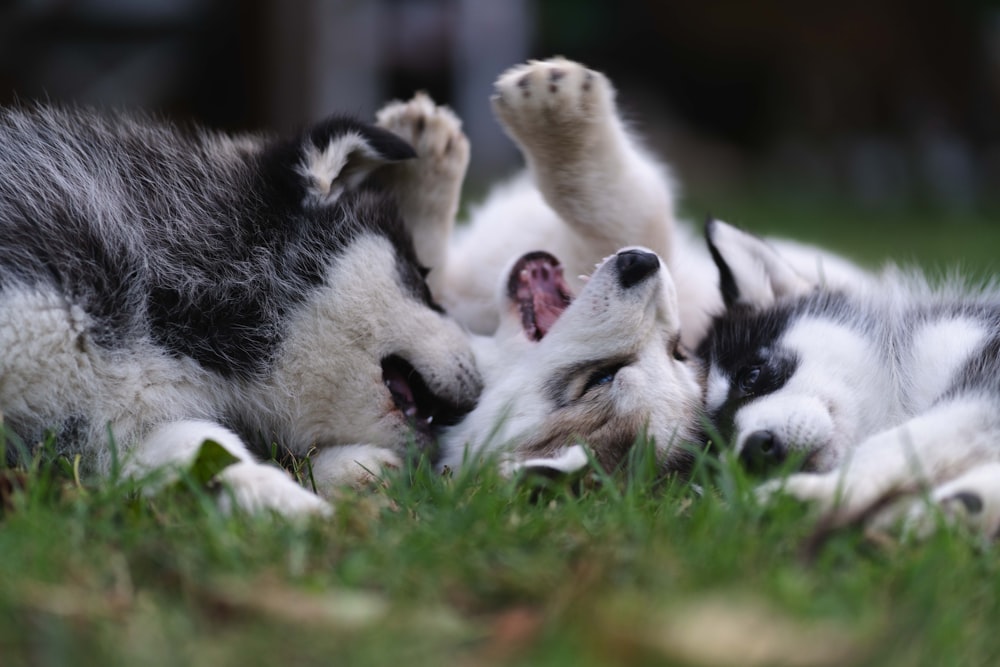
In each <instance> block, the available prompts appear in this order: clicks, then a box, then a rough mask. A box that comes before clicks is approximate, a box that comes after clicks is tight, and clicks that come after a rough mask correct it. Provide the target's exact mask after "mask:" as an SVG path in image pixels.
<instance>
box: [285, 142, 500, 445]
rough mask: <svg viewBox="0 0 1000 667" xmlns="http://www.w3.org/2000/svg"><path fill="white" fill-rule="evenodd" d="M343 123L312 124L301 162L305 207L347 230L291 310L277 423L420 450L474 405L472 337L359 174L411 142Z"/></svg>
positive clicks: (388, 204)
mask: <svg viewBox="0 0 1000 667" xmlns="http://www.w3.org/2000/svg"><path fill="white" fill-rule="evenodd" d="M349 130H350V131H343V130H342V129H341V130H338V133H332V134H330V136H327V135H322V136H321V135H319V134H317V131H314V132H313V133H312V135H310V136H309V137H308V139H307V141H306V145H305V148H304V150H303V158H302V161H301V163H300V165H299V169H298V173H299V175H300V176H301V177H302V178H303V183H304V187H302V192H301V194H300V195H296V196H297V197H300V198H301V202H302V208H303V211H304V212H305V213H306V214H314V215H331V216H333V217H334V218H335V220H336V223H335V224H337V225H339V227H340V228H341V229H345V230H347V231H346V232H344V233H343V234H342V238H343V248H342V249H341V250H340V251H339V252H338V253H337V255H336V257H335V258H333V259H332V260H331V261H330V263H329V265H328V266H327V267H326V272H325V275H323V276H322V284H321V285H320V286H319V287H318V288H316V289H315V290H314V292H313V293H312V294H311V295H310V297H309V299H308V300H307V301H306V303H305V304H304V305H303V306H302V307H301V308H299V309H298V310H297V311H296V312H295V313H294V315H293V316H292V317H291V318H290V323H289V326H288V335H287V338H286V340H285V341H284V343H283V345H282V348H281V353H280V356H279V358H278V360H277V364H276V365H277V368H276V373H275V377H276V378H277V385H278V387H280V388H281V390H282V391H284V392H285V393H286V394H287V400H286V404H287V405H288V412H289V413H290V414H288V415H286V416H285V419H283V421H285V422H286V423H288V424H291V425H292V426H291V428H293V429H294V431H295V432H294V433H293V434H291V437H290V438H289V440H290V441H292V442H296V443H310V444H314V445H317V446H319V447H323V446H326V445H334V444H354V443H356V444H366V445H377V446H382V447H389V448H392V449H394V450H396V451H397V452H400V453H402V451H404V450H405V449H406V448H407V447H408V446H409V445H410V444H414V445H416V446H417V447H418V448H419V449H426V448H428V447H430V446H431V445H433V444H434V443H436V440H437V434H438V431H439V430H440V428H441V427H442V426H447V425H449V424H454V423H455V422H456V421H458V420H459V419H460V418H461V416H462V415H464V414H465V413H467V412H468V411H469V410H471V409H472V407H473V405H475V401H476V398H477V397H478V395H479V392H480V390H481V387H482V385H481V379H480V376H479V373H478V370H477V368H476V363H475V359H474V356H473V353H472V348H471V346H470V343H469V337H468V336H467V335H466V333H465V332H464V331H463V330H462V329H461V328H460V327H459V326H458V325H457V324H456V323H455V322H454V321H452V320H451V319H449V318H448V317H446V316H445V314H444V312H443V311H442V309H441V308H440V306H438V305H437V304H436V303H434V301H433V300H432V298H431V295H430V291H429V290H428V288H427V285H426V283H425V282H424V275H425V273H426V270H425V269H423V268H421V267H420V265H419V263H418V261H417V258H416V255H415V252H414V250H413V246H412V242H411V239H410V237H409V235H408V233H407V232H406V231H405V227H404V225H403V221H402V219H401V217H400V215H399V212H398V210H397V208H396V206H395V202H394V201H393V200H392V197H391V193H389V192H386V191H385V190H384V189H383V188H382V187H381V186H380V185H379V184H378V183H370V182H367V181H366V180H365V179H366V176H367V175H368V173H369V172H371V171H373V170H376V169H377V168H378V167H379V166H380V165H381V164H384V163H386V162H389V161H394V160H395V159H400V158H398V157H396V156H402V158H403V159H405V157H407V154H408V155H409V156H412V150H410V149H409V148H408V147H406V145H405V143H404V142H403V141H402V140H401V139H399V138H398V137H395V136H394V135H392V134H391V133H389V132H387V131H385V130H381V129H379V128H374V127H370V126H352V127H350V128H349ZM399 144H403V146H404V147H406V148H405V149H404V148H403V147H399V146H398V145H399ZM318 146H320V147H323V148H319V147H318ZM362 186H363V187H362Z"/></svg>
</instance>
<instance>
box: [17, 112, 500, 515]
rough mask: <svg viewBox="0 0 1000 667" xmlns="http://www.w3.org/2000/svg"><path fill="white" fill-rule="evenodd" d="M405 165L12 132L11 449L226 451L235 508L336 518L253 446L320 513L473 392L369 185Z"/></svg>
mask: <svg viewBox="0 0 1000 667" xmlns="http://www.w3.org/2000/svg"><path fill="white" fill-rule="evenodd" d="M413 155H414V153H413V149H412V148H411V147H410V146H409V145H407V144H406V143H405V142H404V141H402V140H400V139H399V138H398V137H397V136H395V135H393V134H392V133H389V132H386V131H385V130H382V129H379V128H376V127H373V126H370V125H366V124H362V123H359V122H356V121H354V120H351V119H349V118H339V117H336V118H331V119H329V120H327V121H326V122H323V123H320V124H319V125H317V126H315V127H313V128H311V129H309V130H307V131H305V132H304V133H302V134H301V135H300V136H298V137H296V138H294V139H291V140H287V141H286V140H278V139H270V138H264V137H258V136H235V137H231V136H224V135H221V134H217V133H213V132H209V131H206V130H202V129H197V128H195V129H191V130H190V131H182V130H181V129H179V128H176V127H173V126H170V125H168V124H165V123H161V122H157V121H155V120H152V119H149V118H144V117H136V116H128V115H98V114H94V113H90V112H86V111H81V110H57V109H52V108H45V107H37V108H30V109H29V108H24V109H8V110H5V111H2V112H0V410H2V413H3V417H4V423H5V428H6V429H7V431H8V432H11V433H13V434H15V435H17V436H19V437H20V438H21V439H22V440H23V441H24V442H25V443H28V445H29V446H31V445H33V444H34V443H37V442H39V441H40V440H41V439H42V438H43V437H44V435H45V433H46V432H47V431H50V430H51V431H53V432H54V433H55V435H56V440H57V442H58V443H59V446H60V447H62V448H64V449H74V450H76V451H80V452H82V453H84V454H85V455H86V456H87V460H88V461H89V462H91V463H92V464H93V465H94V467H95V468H96V469H97V470H98V471H101V472H107V471H108V470H109V468H111V466H112V459H113V455H112V447H111V445H110V443H111V438H113V442H114V443H116V445H117V447H118V448H120V449H121V452H122V453H123V460H124V461H125V463H126V466H127V469H129V470H132V471H136V472H137V471H141V470H144V469H146V468H150V467H153V466H158V465H163V464H175V465H184V464H186V463H189V462H190V461H191V460H192V459H193V457H194V456H195V455H196V452H197V450H198V448H199V447H200V446H201V444H202V442H203V441H204V440H206V439H211V440H215V441H216V442H218V443H219V444H221V445H222V446H223V447H225V448H226V449H227V450H229V452H231V453H232V454H233V455H234V456H235V457H236V458H238V459H239V463H237V464H235V465H232V466H230V467H228V468H226V469H225V470H224V471H223V472H222V474H221V475H220V477H221V478H222V481H224V482H227V483H228V484H229V485H230V486H231V487H232V489H233V492H234V494H233V498H234V499H235V500H236V502H237V503H238V504H240V505H242V506H244V507H247V508H250V509H254V508H260V507H267V508H272V509H275V510H278V511H282V512H287V513H299V512H302V511H325V510H326V509H327V505H326V503H325V502H324V501H322V500H320V499H319V498H318V497H316V496H314V495H313V494H311V493H309V492H307V491H305V490H304V489H303V488H302V487H300V486H299V485H297V484H296V483H294V482H293V481H292V480H291V478H290V477H288V476H287V475H286V474H285V473H284V472H282V471H280V470H278V469H276V468H274V467H271V466H265V465H262V464H259V463H257V462H255V460H254V458H253V457H252V456H251V454H250V446H253V445H258V444H264V445H265V446H267V444H268V443H271V442H276V443H278V444H279V445H280V446H282V447H283V448H285V449H287V450H288V451H290V452H292V453H294V454H296V455H298V456H305V455H306V454H307V453H309V452H310V451H311V450H313V448H315V449H316V452H315V454H314V455H313V458H312V461H313V474H314V478H315V480H316V482H317V484H318V486H319V488H320V490H321V491H324V490H326V489H328V488H329V487H330V486H331V485H334V484H340V483H361V482H363V481H364V480H365V479H366V477H367V476H368V474H369V473H368V472H367V471H369V470H373V469H377V468H378V467H379V466H381V465H398V464H399V463H400V457H401V456H402V454H403V453H404V451H405V450H406V448H407V447H408V446H409V445H411V444H412V445H416V446H417V447H426V446H429V445H430V444H431V443H432V442H433V440H434V439H435V436H436V433H437V430H438V429H439V428H440V426H442V425H447V424H449V423H453V422H454V421H456V420H457V419H458V418H459V417H460V416H461V415H462V414H464V413H465V412H467V411H468V410H469V409H471V407H472V405H473V404H474V401H475V398H476V396H477V395H478V393H479V391H480V388H481V385H480V378H479V375H478V373H477V371H476V367H475V360H474V357H473V354H472V350H471V348H470V345H469V342H468V338H467V336H466V335H465V333H464V332H463V331H462V330H461V328H460V327H459V326H457V325H456V324H455V323H454V322H453V321H451V320H449V319H448V318H446V317H445V316H444V314H443V312H442V310H441V308H440V307H439V306H438V305H437V304H436V303H435V302H434V301H433V300H432V298H431V296H430V293H429V292H428V289H427V287H426V284H425V282H424V280H423V275H422V273H423V271H422V269H421V267H420V265H419V263H418V261H417V258H416V256H415V252H414V250H413V247H412V244H411V241H410V238H409V235H408V233H407V231H406V229H405V228H404V224H403V222H402V221H401V219H400V218H399V215H398V212H397V209H396V207H395V205H394V203H393V197H392V195H391V193H390V192H389V191H388V190H386V188H385V187H383V186H379V185H378V184H374V183H372V182H371V179H369V178H368V176H369V174H370V173H371V172H373V170H376V169H377V168H379V167H380V166H381V165H384V164H388V163H395V162H399V161H401V160H407V159H410V158H412V157H413ZM109 436H110V437H109ZM7 449H8V452H11V451H12V448H11V447H8V448H7Z"/></svg>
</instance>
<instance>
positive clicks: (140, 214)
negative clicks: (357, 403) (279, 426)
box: [0, 109, 432, 377]
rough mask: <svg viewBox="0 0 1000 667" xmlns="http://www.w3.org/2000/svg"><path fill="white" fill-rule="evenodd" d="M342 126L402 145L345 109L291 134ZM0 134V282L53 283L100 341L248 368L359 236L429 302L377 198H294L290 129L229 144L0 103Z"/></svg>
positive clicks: (298, 183) (400, 234)
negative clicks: (143, 341)
mask: <svg viewBox="0 0 1000 667" xmlns="http://www.w3.org/2000/svg"><path fill="white" fill-rule="evenodd" d="M345 132H357V133H360V134H361V135H362V136H364V137H365V138H366V139H367V140H368V141H370V145H371V147H372V148H373V149H374V150H376V151H377V152H379V153H380V154H381V155H383V156H384V157H385V158H386V159H387V160H397V159H406V158H409V157H412V156H413V150H412V148H410V147H409V145H408V144H406V143H405V142H403V141H402V140H400V139H398V138H396V137H395V136H394V135H391V134H389V133H388V132H385V131H383V130H379V129H377V128H373V127H370V126H367V125H364V124H361V123H358V122H356V121H353V120H350V119H346V118H332V119H330V120H328V121H326V122H324V123H322V124H320V125H319V126H317V127H316V128H314V129H312V130H311V131H309V132H307V133H305V134H304V135H303V138H308V139H310V140H311V141H313V142H323V141H329V140H330V138H331V137H336V136H338V135H340V134H343V133H345ZM0 145H2V146H4V150H2V151H0V286H2V285H7V284H10V283H14V282H17V283H22V284H38V283H45V284H51V285H53V286H55V287H57V288H58V289H59V291H60V292H61V293H63V294H66V295H68V296H69V297H70V298H71V300H72V301H73V302H75V303H76V304H77V305H79V306H80V307H81V308H82V309H83V310H84V311H85V312H87V313H88V314H90V315H91V316H92V317H93V318H95V319H96V320H97V322H98V326H97V328H96V330H95V336H94V340H95V342H96V343H97V344H99V345H103V346H107V347H114V346H115V345H123V344H127V343H128V342H130V341H133V340H135V339H137V338H140V337H143V336H149V337H151V338H152V339H153V340H154V341H155V342H157V343H159V344H161V345H162V346H164V347H165V348H166V349H167V350H169V351H170V352H171V353H172V354H174V355H177V356H186V357H190V358H192V359H194V360H195V361H197V362H198V363H199V364H201V365H202V366H204V367H207V368H210V369H212V370H214V371H216V372H218V373H220V374H222V375H225V376H236V377H252V376H256V375H259V374H261V373H262V372H264V371H265V370H266V369H267V367H268V364H269V361H270V360H271V358H272V355H273V353H274V351H275V349H276V347H277V346H278V345H279V344H280V342H281V340H282V336H283V334H284V332H283V330H282V321H283V318H284V316H285V315H286V311H287V310H288V308H289V307H291V306H294V305H295V304H296V303H299V302H300V301H301V299H302V298H304V296H305V294H306V293H307V291H308V289H309V288H310V287H312V286H315V285H316V284H317V283H319V282H320V281H321V280H322V279H323V271H324V269H325V267H326V266H328V265H329V263H330V258H331V256H333V255H336V254H337V253H338V252H340V251H341V250H342V249H343V248H344V247H346V245H347V244H348V242H349V241H350V239H352V238H354V237H356V236H358V235H361V234H377V235H380V236H383V237H385V238H387V239H389V240H390V241H391V242H392V244H393V246H394V247H395V248H396V251H397V253H398V255H399V258H400V260H401V261H400V262H399V267H400V268H399V271H400V279H401V282H402V283H403V284H404V285H406V286H407V287H408V288H409V289H410V290H411V291H412V293H413V294H414V296H416V297H417V298H418V299H420V300H421V301H423V302H425V303H428V304H431V303H432V302H431V299H430V296H429V294H428V292H427V288H426V285H425V284H424V281H423V276H422V275H421V272H420V268H419V266H418V265H417V262H416V257H415V254H414V251H413V248H412V244H411V242H410V239H409V236H408V233H407V232H406V230H405V228H404V226H403V224H402V222H401V219H400V217H399V215H398V213H397V211H396V210H395V206H394V205H393V204H392V203H391V202H388V201H387V200H386V198H385V197H384V196H374V195H370V194H368V193H366V192H365V191H364V188H361V189H360V191H358V192H351V193H347V194H345V195H344V196H342V197H341V198H340V199H339V200H338V201H337V202H336V203H334V204H333V205H331V206H327V207H304V206H303V205H302V201H303V197H304V186H303V184H302V180H303V179H302V178H301V176H299V175H298V174H297V173H296V166H297V164H298V163H299V162H300V161H301V159H302V151H303V140H302V138H300V139H297V140H294V141H291V142H288V141H275V140H265V139H263V138H259V137H247V138H243V139H242V140H239V141H235V142H234V141H230V140H228V139H226V138H225V137H222V136H221V135H216V134H214V133H211V132H206V131H193V132H181V131H179V130H178V129H177V128H175V127H171V126H169V125H167V124H163V123H156V122H152V121H150V120H149V119H146V118H141V119H138V120H137V119H135V118H133V117H130V116H123V115H119V116H110V117H109V116H98V115H92V114H88V113H83V112H77V111H54V110H51V109H35V110H28V111H23V110H7V111H4V112H2V113H0ZM25 202H30V203H25ZM191 235H195V236H197V237H199V242H198V243H194V244H191V243H189V240H190V236H191ZM192 247H196V248H198V249H199V252H198V254H194V253H192V251H191V248H192Z"/></svg>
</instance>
